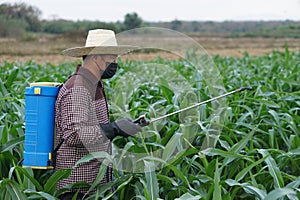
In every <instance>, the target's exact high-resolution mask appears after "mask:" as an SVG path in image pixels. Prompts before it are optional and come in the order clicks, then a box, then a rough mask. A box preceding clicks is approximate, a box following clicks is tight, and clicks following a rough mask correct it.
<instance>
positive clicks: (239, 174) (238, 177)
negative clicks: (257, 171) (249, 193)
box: [235, 156, 268, 181]
mask: <svg viewBox="0 0 300 200" xmlns="http://www.w3.org/2000/svg"><path fill="white" fill-rule="evenodd" d="M266 158H268V156H265V157H263V158H261V159H259V160H258V161H256V162H253V163H252V164H250V165H249V166H247V167H246V168H244V169H243V170H242V171H240V172H239V173H238V174H237V175H236V177H235V180H236V181H240V180H242V179H243V178H244V177H245V176H246V174H247V173H248V172H249V171H250V170H251V169H252V168H253V167H255V166H257V165H259V164H260V163H262V162H263V161H264V160H265V159H266Z"/></svg>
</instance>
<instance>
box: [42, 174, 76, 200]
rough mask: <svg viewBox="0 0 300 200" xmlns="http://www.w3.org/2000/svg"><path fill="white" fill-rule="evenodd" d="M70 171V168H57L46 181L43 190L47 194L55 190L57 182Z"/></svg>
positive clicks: (67, 175)
mask: <svg viewBox="0 0 300 200" xmlns="http://www.w3.org/2000/svg"><path fill="white" fill-rule="evenodd" d="M71 172H72V169H60V170H57V171H56V172H55V173H54V174H53V175H52V176H51V177H50V178H49V179H48V180H47V182H46V184H45V188H44V192H46V193H49V194H54V192H55V190H56V185H57V183H58V182H59V181H60V180H62V179H64V178H68V177H69V176H70V174H71Z"/></svg>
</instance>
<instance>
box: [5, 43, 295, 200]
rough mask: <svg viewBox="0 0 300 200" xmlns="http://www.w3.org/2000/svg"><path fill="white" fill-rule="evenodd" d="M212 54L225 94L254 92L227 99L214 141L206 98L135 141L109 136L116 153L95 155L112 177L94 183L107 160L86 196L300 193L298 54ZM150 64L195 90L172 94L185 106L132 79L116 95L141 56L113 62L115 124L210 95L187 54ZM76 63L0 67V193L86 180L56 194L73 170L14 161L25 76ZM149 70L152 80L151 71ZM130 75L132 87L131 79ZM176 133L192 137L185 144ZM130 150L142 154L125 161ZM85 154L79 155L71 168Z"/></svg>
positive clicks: (109, 84)
mask: <svg viewBox="0 0 300 200" xmlns="http://www.w3.org/2000/svg"><path fill="white" fill-rule="evenodd" d="M212 59H213V61H214V63H215V65H216V67H217V68H218V70H219V72H220V75H221V76H222V77H223V78H222V81H223V83H224V87H225V89H226V91H232V90H234V89H237V88H239V87H241V86H251V87H253V91H245V92H243V93H239V94H234V95H231V96H228V97H226V102H227V105H226V109H225V110H226V118H224V121H223V122H222V123H221V124H216V126H218V127H221V129H220V134H219V135H218V137H216V140H215V143H214V144H213V145H209V146H208V147H209V148H203V145H204V141H205V138H206V135H207V132H208V129H209V127H211V125H212V124H211V120H210V119H209V117H208V116H210V115H211V113H213V112H214V110H213V109H214V108H213V105H212V104H207V105H203V106H200V107H199V108H195V109H193V110H190V111H188V112H186V113H182V114H180V115H174V116H171V117H169V118H166V119H165V120H163V121H161V122H159V123H158V124H156V125H155V124H154V125H153V126H149V127H146V128H145V130H144V132H143V133H140V135H139V136H138V137H129V138H126V139H124V138H116V139H115V140H114V145H115V146H117V147H120V149H121V151H120V152H119V153H118V154H116V155H108V154H106V153H105V152H97V153H96V154H94V155H93V157H99V158H103V159H104V162H105V163H113V165H114V166H115V167H114V168H113V181H112V182H110V183H107V184H106V185H102V186H99V185H98V183H99V182H100V180H101V177H103V175H104V174H105V171H106V170H107V167H106V165H103V166H102V167H100V169H99V175H98V177H97V178H96V181H95V183H94V184H92V185H90V186H89V187H90V190H96V192H95V193H93V194H92V195H91V196H90V197H89V198H88V199H97V197H102V199H120V200H122V199H123V200H128V199H141V200H150V199H151V200H152V199H172V200H173V199H178V200H185V199H201V200H210V199H216V200H220V199H223V200H230V199H261V200H263V199H265V200H275V199H295V200H296V199H300V189H299V185H300V52H291V51H289V50H288V48H286V50H285V51H284V52H277V51H274V52H272V53H270V54H268V55H265V56H259V57H254V56H250V55H248V54H247V53H245V54H244V55H243V57H241V58H237V57H222V56H218V55H215V56H213V57H212ZM149 62H150V61H149ZM151 63H152V64H153V63H155V64H158V65H159V64H168V65H170V66H172V67H174V69H175V70H176V72H177V73H179V74H180V75H181V76H182V77H184V78H185V79H186V80H188V81H189V82H190V85H191V90H192V91H196V92H195V93H193V94H195V95H194V96H193V95H190V96H186V97H184V96H181V97H178V98H182V101H181V102H183V103H182V104H181V105H179V104H178V98H174V97H175V96H176V94H175V93H174V92H173V91H171V90H170V89H169V88H167V87H165V86H164V85H163V84H157V83H154V82H153V83H145V84H140V85H138V86H137V87H136V88H135V89H133V91H134V92H133V93H132V94H131V95H130V98H128V97H121V96H117V95H115V94H114V89H113V88H114V87H115V86H116V85H117V84H120V83H119V82H120V80H122V76H124V75H125V74H126V73H127V72H128V71H129V70H132V69H133V68H134V67H136V66H138V65H143V63H141V62H140V61H119V66H120V67H119V70H118V73H117V74H116V76H115V77H114V78H113V79H112V80H109V81H105V86H106V90H107V96H108V98H109V99H114V100H113V102H114V103H115V104H112V105H110V106H111V112H112V114H111V118H112V120H113V119H114V118H118V117H120V116H119V115H127V116H126V117H130V118H132V119H135V118H137V117H139V116H140V115H142V114H149V115H148V117H149V118H151V117H153V116H159V115H160V111H159V109H160V108H161V107H162V108H163V109H164V111H166V112H167V113H171V112H173V111H176V110H179V109H181V108H183V107H186V106H188V105H190V104H191V103H194V102H196V101H199V100H201V101H203V100H207V99H209V98H211V96H210V95H209V92H208V91H209V87H208V84H207V83H205V81H203V80H202V79H201V78H199V77H198V78H195V76H193V68H191V67H190V64H189V63H187V62H185V61H184V60H178V61H174V60H167V59H162V58H157V59H155V60H152V61H151ZM75 65H76V63H65V64H61V65H60V66H54V65H52V64H51V63H49V64H46V65H39V64H36V63H35V62H34V61H31V62H27V63H25V64H20V63H8V62H6V63H4V64H3V66H0V71H1V73H0V100H1V104H0V108H1V109H0V110H1V114H0V119H1V122H0V138H1V144H0V145H1V146H0V199H5V200H9V199H13V200H15V199H57V198H58V196H59V195H60V194H61V193H63V192H64V191H66V190H68V189H69V188H78V187H80V186H82V185H86V184H85V183H76V184H73V185H67V186H66V187H65V188H63V189H61V190H56V189H55V187H56V184H57V182H58V181H59V180H61V179H63V178H66V177H67V176H68V175H69V174H70V173H71V170H72V169H63V170H60V171H57V172H55V173H53V171H52V170H37V169H31V168H25V167H24V168H23V167H22V163H21V160H22V158H23V150H24V149H23V142H24V133H25V130H24V129H25V126H24V108H25V105H24V102H25V101H24V98H25V97H24V91H25V88H26V87H28V86H29V84H30V83H32V82H41V81H50V82H64V81H65V80H66V79H67V77H68V76H69V75H70V74H72V73H73V70H74V69H75V68H74V67H75ZM147 73H149V76H155V73H157V72H155V70H153V71H149V72H147ZM127 81H130V82H131V84H132V88H134V87H135V86H134V84H135V79H132V80H127ZM160 81H162V82H163V81H166V82H167V81H168V80H167V79H166V80H160ZM166 84H167V83H166ZM200 97H201V98H200ZM192 98H194V99H195V101H194V102H191V99H192ZM124 102H127V106H126V108H125V110H126V113H125V114H124V113H122V114H118V112H117V110H118V108H119V107H120V106H118V105H122V104H124ZM157 105H159V106H157ZM151 113H152V114H151ZM183 115H188V116H192V117H193V116H195V115H196V116H197V118H196V123H193V124H192V125H191V126H189V125H188V123H189V122H182V120H180V118H181V117H182V116H183ZM192 117H191V118H192ZM182 123H184V124H185V125H186V126H182ZM146 135H147V137H145V136H146ZM183 135H185V136H186V135H193V138H192V140H190V141H188V142H187V141H185V142H182V141H183ZM187 137H189V136H187ZM174 148H176V153H174V152H175V150H174ZM158 150H161V151H162V152H163V153H162V158H161V159H159V158H157V159H154V158H155V156H154V155H155V154H156V152H157V151H158ZM132 153H135V154H143V155H144V156H145V155H146V157H145V158H144V159H137V160H135V161H134V163H128V162H130V161H128V160H130V159H128V158H129V157H130V156H131V154H132ZM147 156H148V157H147ZM91 158H92V157H91V156H87V157H84V158H82V159H81V160H80V161H78V163H77V164H80V163H83V162H87V161H89V160H90V159H91ZM128 166H135V167H136V169H135V170H130V169H128ZM157 166H159V167H157ZM111 188H113V189H111Z"/></svg>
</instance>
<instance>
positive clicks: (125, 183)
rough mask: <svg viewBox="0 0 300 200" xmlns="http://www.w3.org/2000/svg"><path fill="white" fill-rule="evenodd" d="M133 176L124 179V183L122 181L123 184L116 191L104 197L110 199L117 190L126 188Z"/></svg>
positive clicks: (104, 199)
mask: <svg viewBox="0 0 300 200" xmlns="http://www.w3.org/2000/svg"><path fill="white" fill-rule="evenodd" d="M132 178H133V177H132V176H130V177H129V178H128V180H126V181H124V182H123V183H121V184H120V185H119V186H118V187H117V189H116V190H115V191H114V192H112V193H111V194H109V195H107V196H105V197H104V198H103V200H106V199H110V198H111V197H112V196H113V195H114V194H115V193H116V192H118V191H120V190H121V189H122V188H124V187H125V186H126V185H128V184H129V183H130V181H131V179H132Z"/></svg>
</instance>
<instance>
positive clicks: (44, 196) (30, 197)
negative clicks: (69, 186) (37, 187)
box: [24, 189, 57, 200]
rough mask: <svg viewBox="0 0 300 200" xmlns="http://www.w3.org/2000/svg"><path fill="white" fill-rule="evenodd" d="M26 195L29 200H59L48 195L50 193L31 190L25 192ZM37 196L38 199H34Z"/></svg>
mask: <svg viewBox="0 0 300 200" xmlns="http://www.w3.org/2000/svg"><path fill="white" fill-rule="evenodd" d="M24 193H25V194H27V195H29V199H41V198H43V199H47V200H57V198H55V197H54V196H52V195H50V194H48V193H45V192H37V191H34V190H30V189H27V190H25V191H24ZM33 195H35V196H36V197H35V198H32V196H33Z"/></svg>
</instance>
